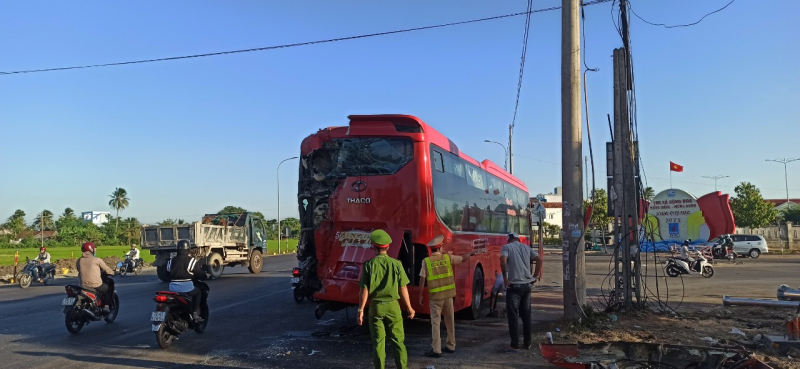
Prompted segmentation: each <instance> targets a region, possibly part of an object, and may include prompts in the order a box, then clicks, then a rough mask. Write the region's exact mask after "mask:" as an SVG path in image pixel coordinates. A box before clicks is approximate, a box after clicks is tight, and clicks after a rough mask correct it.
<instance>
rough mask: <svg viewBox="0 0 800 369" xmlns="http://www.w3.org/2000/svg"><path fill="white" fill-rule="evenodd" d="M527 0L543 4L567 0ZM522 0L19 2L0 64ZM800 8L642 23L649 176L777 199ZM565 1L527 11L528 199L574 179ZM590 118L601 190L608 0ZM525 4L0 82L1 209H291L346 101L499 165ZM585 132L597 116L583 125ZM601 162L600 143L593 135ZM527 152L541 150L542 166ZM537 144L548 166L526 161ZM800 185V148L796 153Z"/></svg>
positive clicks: (239, 39)
mask: <svg viewBox="0 0 800 369" xmlns="http://www.w3.org/2000/svg"><path fill="white" fill-rule="evenodd" d="M727 2H728V0H704V1H690V0H652V1H645V0H632V1H631V3H632V6H633V8H634V10H636V11H637V13H639V15H641V16H643V17H645V18H647V19H648V20H651V21H653V22H657V23H670V24H672V23H687V22H693V21H695V20H697V19H698V18H699V17H700V16H702V15H703V14H705V13H707V12H709V11H711V10H714V9H717V8H719V7H721V6H722V5H724V4H726V3H727ZM560 3H561V2H560V1H557V0H547V1H545V0H541V1H535V2H534V7H535V8H545V7H549V6H554V5H560ZM525 7H526V2H525V1H522V0H515V1H504V2H494V1H493V2H488V1H462V0H459V1H437V2H422V1H412V2H396V3H391V4H390V3H387V2H371V1H335V2H331V1H327V2H321V1H308V2H275V1H270V2H265V1H225V2H219V1H216V2H212V1H172V2H164V1H137V2H128V3H125V2H107V1H84V2H69V3H67V2H62V1H35V2H31V1H25V2H3V3H2V4H0V35H2V37H0V47H2V52H0V71H14V70H23V69H36V68H49V67H60V66H70V65H81V64H92V63H109V62H118V61H127V60H136V59H146V58H158V57H168V56H177V55H186V54H194V53H205V52H213V51H223V50H233V49H240V48H252V47H261V46H269V45H277V44H284V43H292V42H301V41H310V40H317V39H325V38H333V37H341V36H349V35H357V34H363V33H372V32H380V31H389V30H394V29H401V28H409V27H417V26H425V25H431V24H437V23H444V22H452V21H460V20H467V19H472V18H482V17H487V16H493V15H500V14H506V13H514V12H520V11H524V10H525ZM798 13H800V3H798V2H796V1H788V0H780V1H778V0H775V1H769V2H764V1H754V0H737V1H736V2H734V3H733V4H732V5H731V6H730V7H729V8H728V9H726V10H724V11H722V12H720V13H717V14H714V15H712V16H710V17H708V18H706V20H705V21H703V22H702V23H700V24H699V25H696V26H693V27H687V28H678V29H664V28H659V27H653V26H649V25H646V24H644V23H642V22H641V21H639V20H638V19H635V18H634V19H633V21H632V25H631V37H632V42H633V53H634V59H635V73H636V81H637V92H638V108H639V127H640V128H639V134H640V137H641V152H642V159H643V162H644V165H645V169H646V174H647V176H648V183H649V184H650V185H651V186H653V187H654V188H655V189H656V191H660V190H663V189H665V188H667V187H668V185H669V181H668V178H669V172H668V161H670V160H672V161H675V162H676V163H679V164H682V165H684V166H685V172H684V173H680V174H676V175H675V176H674V179H675V187H679V188H683V189H685V190H688V191H690V192H692V193H694V194H695V195H698V196H699V195H702V194H705V193H707V192H710V191H712V190H713V181H710V180H708V179H704V178H702V176H703V175H713V174H722V175H730V176H731V178H726V179H723V180H720V189H721V190H723V191H726V192H733V186H734V185H735V184H736V183H739V182H742V181H750V182H753V183H755V184H756V185H757V186H759V187H760V188H761V189H762V191H763V193H764V194H765V196H766V197H769V198H781V197H783V196H785V195H784V184H783V167H782V165H780V164H776V163H766V162H765V161H764V159H767V158H776V157H800V149H798V148H797V140H798V137H800V124H798V116H800V93H799V92H798V87H797V86H800V72H798V69H797V62H798V61H800V51H798V50H800V48H798V47H797V45H798V34H800V22H798V21H797V14H798ZM560 17H561V14H560V11H551V12H545V13H538V14H534V15H533V17H532V23H533V25H532V28H531V35H530V44H529V47H528V61H527V68H526V71H525V80H524V87H523V90H522V97H521V103H520V109H519V116H518V121H517V129H516V132H515V137H516V140H515V145H516V150H515V153H516V155H517V156H516V158H515V172H516V174H517V175H518V176H519V177H521V178H522V179H523V180H524V181H525V182H526V183H527V184H528V187H529V188H530V190H531V192H532V193H534V194H535V193H539V192H549V191H551V190H552V188H553V187H555V186H558V185H559V184H560V182H561V176H560V166H559V164H558V163H560V161H561V160H560V119H561V118H560V37H561V36H560ZM586 17H587V19H586V27H587V28H586V34H587V38H588V39H587V45H586V46H587V47H586V51H587V53H586V59H587V62H588V64H589V66H590V67H598V68H600V72H598V73H593V74H590V75H589V78H590V79H589V84H588V85H589V111H590V112H591V115H590V120H591V123H592V133H593V134H594V135H593V139H594V142H595V147H594V149H595V155H597V157H596V158H595V162H596V165H597V174H598V177H597V184H598V187H605V178H604V173H605V164H604V162H605V157H604V142H606V141H607V140H608V139H609V134H608V127H607V123H606V118H605V116H606V114H607V113H612V102H613V100H612V75H611V70H612V68H611V63H612V62H611V57H610V56H611V52H612V49H613V48H615V47H619V46H620V45H621V41H620V39H619V36H618V35H617V34H616V30H615V29H614V25H613V24H612V17H611V4H610V3H606V4H601V5H594V6H590V7H587V8H586ZM524 21H525V19H524V17H516V18H509V19H503V20H497V21H490V22H484V23H478V24H471V25H465V26H456V27H449V28H445V29H436V30H429V31H420V32H413V33H406V34H400V35H392V36H385V37H376V38H370V39H362V40H355V41H345V42H336V43H330V44H324V45H315V46H308V47H299V48H292V49H284V50H276V51H266V52H255V53H247V54H238V55H229V56H219V57H210V58H202V59H191V60H181V61H170V62H162V63H153V64H142V65H131V66H120V67H109V68H96V69H84V70H74V71H65V72H49V73H38V74H22V75H9V76H0V140H2V144H0V173H2V176H3V177H2V180H1V181H0V218H2V219H0V220H5V218H7V217H8V216H9V215H10V214H11V213H12V212H13V211H14V210H15V209H18V208H20V209H23V210H24V211H25V212H27V213H28V218H27V220H28V221H29V222H30V221H31V220H32V219H33V216H34V214H35V213H36V212H38V211H41V209H43V208H46V209H49V210H52V211H53V212H55V213H61V211H63V209H64V208H65V207H68V206H69V207H72V208H73V209H75V211H86V210H108V205H107V202H108V199H109V197H108V195H109V194H110V193H111V191H112V190H113V189H114V188H115V187H123V188H125V189H126V190H127V191H128V193H129V195H130V198H131V205H130V208H129V209H128V210H126V211H125V212H123V213H122V215H123V216H135V217H138V218H139V219H140V220H141V221H143V222H150V223H152V222H156V221H159V220H162V219H164V218H167V217H172V218H176V217H179V218H184V219H187V220H196V219H198V217H199V216H200V215H201V214H203V213H207V212H213V211H216V210H219V209H220V208H222V207H223V206H225V205H238V206H242V207H246V208H248V209H253V210H260V211H262V212H264V213H265V214H266V215H267V216H268V217H274V216H275V215H276V210H277V207H278V205H277V201H276V200H277V197H276V188H275V187H276V179H275V172H276V165H277V163H278V162H279V161H280V160H282V159H284V158H287V157H291V156H295V155H297V154H299V143H300V141H301V140H302V139H303V138H304V137H305V136H307V135H308V134H310V133H313V132H315V131H316V130H317V129H318V128H321V127H325V126H331V125H343V124H346V123H347V120H346V116H347V115H348V114H367V113H405V114H413V115H417V116H419V117H421V118H422V119H423V120H425V121H427V122H428V123H430V124H432V125H433V126H435V127H436V128H437V129H438V130H440V131H441V132H443V133H444V134H446V135H448V136H449V137H450V138H451V139H452V140H453V141H454V142H456V143H457V144H458V145H459V146H460V147H461V149H462V150H463V151H464V152H467V153H468V154H470V155H471V156H473V157H476V158H478V159H483V158H488V159H491V160H493V161H495V162H499V163H502V150H501V149H500V147H498V146H497V145H492V144H486V143H483V142H482V141H483V140H484V139H491V140H496V141H501V142H503V141H506V140H507V126H508V123H509V122H510V120H511V117H512V113H513V108H514V96H515V93H516V85H517V74H518V67H519V54H520V46H521V38H522V30H523V25H524ZM584 133H585V131H584ZM585 154H587V155H588V150H585ZM532 158H533V159H532ZM534 159H535V160H534ZM296 165H297V164H296V162H287V163H285V164H284V165H283V167H282V169H281V173H282V177H281V190H282V191H281V208H282V209H281V210H282V213H281V215H282V216H288V215H292V216H294V215H296V207H295V206H296V205H295V194H296V186H295V183H296V179H297V175H296V167H295V166H296ZM789 169H790V171H789V181H790V186H789V187H790V188H794V190H793V196H794V197H800V162H797V163H794V164H790V166H789Z"/></svg>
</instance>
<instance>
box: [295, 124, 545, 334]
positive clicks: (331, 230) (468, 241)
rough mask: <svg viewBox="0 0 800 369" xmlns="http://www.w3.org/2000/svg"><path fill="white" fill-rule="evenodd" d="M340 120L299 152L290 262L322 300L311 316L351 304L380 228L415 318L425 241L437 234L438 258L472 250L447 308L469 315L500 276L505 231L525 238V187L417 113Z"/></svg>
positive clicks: (420, 309)
mask: <svg viewBox="0 0 800 369" xmlns="http://www.w3.org/2000/svg"><path fill="white" fill-rule="evenodd" d="M349 119H350V124H349V126H342V127H329V128H325V129H321V130H319V131H318V132H317V133H315V134H312V135H310V136H308V137H307V138H306V139H304V140H303V142H302V145H301V150H300V152H301V157H300V176H299V184H298V202H299V211H300V222H301V226H302V228H301V234H300V240H299V244H298V250H297V257H298V259H299V260H300V263H299V264H300V265H299V267H300V269H301V270H302V275H303V278H305V279H306V281H305V283H307V284H306V285H307V286H309V287H310V288H311V289H312V290H314V291H317V292H316V293H314V295H313V296H314V298H315V299H317V300H320V301H321V304H320V306H319V308H318V310H317V317H320V316H321V314H322V313H324V311H325V310H338V309H342V308H344V307H347V306H352V305H355V304H357V302H358V290H359V287H358V281H359V277H360V273H361V265H362V263H364V262H365V261H367V260H369V259H371V258H372V257H374V256H375V253H374V251H373V250H372V248H371V244H370V240H369V234H370V232H371V231H372V230H374V229H384V230H385V231H386V232H388V233H389V235H391V237H392V240H393V243H392V245H391V246H390V248H389V255H390V256H391V257H394V258H396V259H398V260H400V261H401V262H402V264H403V266H404V268H405V271H406V273H407V274H408V277H409V279H410V280H411V282H412V284H411V285H409V293H410V295H411V296H412V298H411V300H412V301H411V304H412V306H413V307H414V309H415V310H416V311H418V312H420V313H423V314H427V313H429V310H428V309H429V308H428V306H427V300H426V301H425V303H424V306H419V302H418V299H416V298H415V297H416V296H417V294H418V293H419V290H418V288H419V287H417V284H418V283H419V279H420V277H419V272H420V268H421V267H422V261H423V259H424V258H425V257H427V256H428V255H429V250H428V248H427V247H426V246H425V245H426V244H427V243H428V242H429V241H430V240H431V239H433V238H434V237H435V236H437V235H440V234H441V235H444V238H445V241H444V245H443V246H442V251H443V252H452V253H453V254H465V253H469V252H472V251H477V252H479V254H478V255H477V256H475V257H472V258H470V259H469V262H468V263H462V264H460V265H457V266H455V267H454V274H455V280H456V290H457V296H456V298H455V306H454V307H455V310H456V311H460V315H462V316H464V317H467V318H471V319H477V318H478V317H479V316H480V307H481V303H482V301H483V299H484V298H486V297H488V296H489V294H490V293H491V288H492V285H493V283H494V281H495V278H496V275H497V274H498V273H500V249H501V247H502V245H503V244H505V243H506V239H507V234H508V233H510V232H515V233H518V234H520V236H521V237H520V238H521V239H522V241H523V242H525V243H529V242H530V234H531V223H530V219H531V218H530V212H529V209H528V203H529V196H528V190H527V187H525V184H524V183H523V182H522V181H520V180H519V179H517V178H516V177H514V176H512V175H511V174H508V173H507V172H505V171H504V170H503V169H502V168H500V167H498V166H497V165H496V164H494V163H492V162H490V161H488V160H484V161H482V162H478V161H477V160H475V159H473V158H471V157H469V156H467V155H466V154H464V153H463V152H461V151H460V150H459V148H458V146H456V145H455V143H453V142H452V141H450V140H449V139H448V138H447V137H446V136H444V135H443V134H441V133H439V132H438V131H436V130H435V129H433V127H431V126H429V125H428V124H426V123H425V122H423V121H422V120H420V119H419V118H417V117H414V116H410V115H353V116H350V117H349ZM539 251H540V253H541V248H540V250H539ZM424 295H425V296H426V299H427V293H426V294H424Z"/></svg>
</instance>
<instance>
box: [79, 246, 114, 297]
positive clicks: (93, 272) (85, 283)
mask: <svg viewBox="0 0 800 369" xmlns="http://www.w3.org/2000/svg"><path fill="white" fill-rule="evenodd" d="M81 251H82V252H83V255H82V256H81V258H80V259H78V262H77V263H76V268H77V269H78V277H79V278H80V280H81V286H82V287H89V288H93V289H95V290H97V292H99V293H100V294H102V295H103V297H102V298H101V299H100V301H101V302H102V304H103V306H102V308H103V311H105V312H110V311H111V310H110V309H109V307H108V304H107V303H106V301H107V300H109V299H107V298H105V297H106V296H111V294H112V293H113V291H110V290H109V287H108V285H107V284H105V283H103V274H102V273H103V272H106V274H111V275H113V274H114V270H113V269H111V268H109V267H108V265H106V263H105V262H104V261H103V259H100V258H98V257H96V256H95V251H96V248H95V246H94V243H91V242H86V243H84V244H83V245H82V246H81Z"/></svg>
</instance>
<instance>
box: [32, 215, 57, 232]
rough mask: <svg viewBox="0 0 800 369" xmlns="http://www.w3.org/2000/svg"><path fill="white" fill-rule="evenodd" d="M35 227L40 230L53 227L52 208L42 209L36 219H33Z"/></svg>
mask: <svg viewBox="0 0 800 369" xmlns="http://www.w3.org/2000/svg"><path fill="white" fill-rule="evenodd" d="M33 227H34V228H36V229H38V230H40V231H46V230H48V229H53V212H52V211H50V210H42V212H41V213H39V214H38V215H36V219H34V220H33Z"/></svg>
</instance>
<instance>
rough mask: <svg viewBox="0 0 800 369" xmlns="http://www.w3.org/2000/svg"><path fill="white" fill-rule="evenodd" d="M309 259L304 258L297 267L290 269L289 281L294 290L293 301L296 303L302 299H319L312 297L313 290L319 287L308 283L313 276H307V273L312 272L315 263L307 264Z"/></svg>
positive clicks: (314, 300)
mask: <svg viewBox="0 0 800 369" xmlns="http://www.w3.org/2000/svg"><path fill="white" fill-rule="evenodd" d="M309 260H310V259H306V261H304V262H302V263H301V264H300V266H299V267H296V268H293V269H292V279H291V280H290V283H291V284H292V287H293V291H294V302H296V303H298V304H299V303H302V302H303V299H308V301H311V302H318V301H319V300H317V299H315V298H314V297H313V295H314V292H316V291H317V290H319V287H318V286H312V285H310V283H311V282H310V281H311V280H312V279H314V278H308V274H309V273H313V268H315V267H316V263H314V264H313V265H311V264H309Z"/></svg>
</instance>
